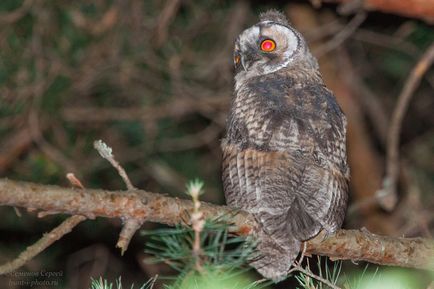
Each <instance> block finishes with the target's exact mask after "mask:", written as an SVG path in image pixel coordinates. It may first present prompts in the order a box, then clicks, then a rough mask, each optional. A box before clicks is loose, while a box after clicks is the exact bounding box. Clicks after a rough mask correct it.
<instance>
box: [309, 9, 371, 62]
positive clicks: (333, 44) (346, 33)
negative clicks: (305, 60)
mask: <svg viewBox="0 0 434 289" xmlns="http://www.w3.org/2000/svg"><path fill="white" fill-rule="evenodd" d="M365 19H366V12H365V11H363V10H360V11H359V12H358V13H357V14H356V16H354V17H353V19H351V21H350V22H349V23H348V24H347V25H346V26H345V27H344V29H342V30H341V31H340V32H339V33H338V34H336V35H335V36H334V37H333V38H332V39H331V40H330V41H328V42H327V43H325V44H324V45H322V46H320V47H319V48H318V49H316V50H314V51H313V54H314V55H315V56H316V57H318V58H320V57H321V56H323V55H324V54H327V53H328V52H330V51H332V50H333V49H336V48H337V47H338V46H339V45H341V44H342V43H343V42H344V41H345V40H346V39H348V37H350V36H351V35H352V34H353V33H354V32H355V31H356V29H357V28H358V27H359V26H360V25H361V24H362V23H363V21H365Z"/></svg>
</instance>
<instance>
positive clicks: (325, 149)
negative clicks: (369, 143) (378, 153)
mask: <svg viewBox="0 0 434 289" xmlns="http://www.w3.org/2000/svg"><path fill="white" fill-rule="evenodd" d="M260 19H261V20H260V22H259V23H258V24H256V25H254V26H252V27H250V28H248V29H246V30H245V31H244V32H242V34H241V35H240V36H239V37H238V39H237V41H236V43H235V52H234V53H235V58H236V59H237V58H238V59H237V60H239V61H236V62H237V63H236V64H235V66H236V67H235V70H236V75H235V93H234V98H233V101H232V107H231V110H230V115H229V118H228V123H227V134H226V137H225V138H224V139H223V141H222V149H223V185H224V191H225V195H226V200H227V203H228V205H229V206H232V207H235V208H241V209H244V210H246V211H249V212H250V213H252V214H253V215H254V216H255V218H256V219H257V221H258V223H259V225H260V228H258V230H257V237H258V240H259V244H258V253H259V257H258V258H256V259H254V260H252V262H251V264H252V266H254V267H255V268H256V269H257V270H258V272H260V273H261V274H262V275H263V276H265V277H266V278H269V279H273V280H275V281H279V280H282V279H284V278H285V277H286V275H287V272H288V270H289V269H290V267H291V265H292V263H293V261H294V259H295V258H296V257H297V255H298V253H299V252H300V245H301V242H302V241H304V240H308V239H310V238H312V237H314V236H315V235H317V234H318V233H319V232H320V231H321V230H322V229H324V230H325V231H326V232H327V233H333V232H335V231H336V230H337V229H338V228H339V227H340V226H341V225H342V222H343V219H344V216H345V210H346V204H347V198H348V197H347V191H348V178H349V169H348V165H347V161H346V148H345V134H346V119H345V116H344V114H343V113H342V111H341V109H340V107H339V106H338V104H337V103H336V100H335V97H334V95H333V93H332V92H331V91H330V90H328V89H327V88H326V87H325V86H324V83H323V81H322V78H321V75H320V73H319V70H318V64H317V61H316V59H315V58H314V57H313V56H312V55H311V54H310V52H309V49H308V48H307V45H306V43H305V41H304V39H303V37H302V36H301V35H300V33H298V32H297V31H296V30H295V29H294V28H292V27H291V26H290V25H289V24H288V22H287V20H286V17H285V16H284V15H283V14H281V13H279V12H277V11H274V10H272V11H268V12H266V13H264V14H261V16H260ZM264 39H272V40H274V41H275V43H276V48H275V50H274V51H272V52H264V51H261V49H260V43H261V41H262V40H264Z"/></svg>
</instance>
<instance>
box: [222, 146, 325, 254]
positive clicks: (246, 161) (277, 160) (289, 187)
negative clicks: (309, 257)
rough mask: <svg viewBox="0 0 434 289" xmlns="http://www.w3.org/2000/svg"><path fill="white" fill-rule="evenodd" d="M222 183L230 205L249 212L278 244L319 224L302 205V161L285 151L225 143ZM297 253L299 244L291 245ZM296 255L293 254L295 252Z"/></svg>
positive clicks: (312, 230) (305, 234)
mask: <svg viewBox="0 0 434 289" xmlns="http://www.w3.org/2000/svg"><path fill="white" fill-rule="evenodd" d="M222 148H223V174H222V176H223V186H224V191H225V195H226V201H227V203H228V205H229V206H232V207H236V208H241V209H244V210H247V211H249V212H250V213H252V214H253V215H254V216H255V218H256V219H257V220H258V223H259V224H260V225H261V227H262V230H263V231H264V232H266V234H268V235H270V236H273V239H274V240H275V241H276V242H277V243H279V244H280V245H281V246H285V247H286V246H288V244H289V240H293V239H297V240H306V239H309V238H311V237H312V236H314V235H316V234H317V233H318V232H319V230H320V229H321V224H320V223H319V222H317V221H316V220H315V219H314V218H313V217H312V216H310V215H309V213H308V212H307V210H306V209H305V208H303V203H304V202H303V200H301V199H300V198H299V196H298V194H299V193H298V192H297V190H299V189H303V186H302V183H303V182H304V181H305V172H304V166H305V165H304V164H303V162H302V161H300V160H297V159H295V158H293V157H292V156H291V155H290V154H288V153H287V152H271V151H260V150H256V149H251V148H248V149H242V150H240V149H239V147H237V146H236V145H231V144H227V143H224V144H223V145H222ZM291 249H292V251H293V252H296V253H298V250H299V247H297V248H291ZM295 255H296V254H295Z"/></svg>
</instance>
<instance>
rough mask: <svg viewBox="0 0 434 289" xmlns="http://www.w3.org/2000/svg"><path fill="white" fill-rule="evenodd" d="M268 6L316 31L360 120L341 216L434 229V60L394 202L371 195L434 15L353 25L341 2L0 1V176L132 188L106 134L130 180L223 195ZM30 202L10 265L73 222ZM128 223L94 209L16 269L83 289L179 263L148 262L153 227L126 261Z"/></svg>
mask: <svg viewBox="0 0 434 289" xmlns="http://www.w3.org/2000/svg"><path fill="white" fill-rule="evenodd" d="M267 8H278V9H281V10H282V11H284V12H285V13H286V14H287V15H288V16H289V18H290V20H291V22H292V23H293V24H294V26H295V27H297V28H298V29H299V30H300V31H301V32H302V33H303V35H304V36H305V37H306V39H307V41H308V42H309V45H310V47H311V49H312V51H313V52H314V54H315V55H316V56H317V57H319V62H320V66H321V71H322V74H323V77H324V79H325V81H326V83H327V85H328V86H329V87H330V88H331V89H332V90H333V91H334V92H335V94H336V96H337V99H338V102H339V103H340V104H341V106H342V107H343V109H344V111H345V113H346V115H347V117H348V119H349V133H348V150H349V160H350V165H351V169H352V182H351V204H350V208H349V211H348V216H347V218H346V223H345V227H346V228H361V227H366V228H368V229H369V230H370V231H372V232H375V233H378V234H386V235H391V236H409V237H410V236H423V237H431V236H432V232H433V229H434V213H433V212H434V199H433V192H434V130H433V124H434V116H433V114H434V113H433V112H434V98H433V87H434V70H433V69H430V70H429V71H428V73H427V74H426V75H425V76H424V78H423V79H422V82H421V85H420V87H419V88H418V89H417V90H416V92H415V93H414V97H413V99H412V101H411V104H410V106H409V110H408V112H407V113H406V116H405V119H404V121H403V127H402V131H401V146H400V151H401V155H402V162H401V169H400V170H401V174H400V182H399V203H398V206H397V208H396V209H395V210H393V211H392V212H386V211H385V210H383V209H382V208H381V207H380V206H379V205H378V202H377V200H376V199H375V192H376V191H377V190H378V189H379V188H380V186H381V182H382V178H383V175H384V167H385V152H386V145H385V144H386V136H387V129H388V126H389V119H390V116H391V114H392V112H393V109H394V107H395V104H396V101H397V97H398V95H399V94H400V91H401V89H402V86H403V84H404V82H405V80H406V78H407V77H408V75H409V73H410V71H411V69H412V67H413V66H414V65H415V64H416V62H417V61H418V59H419V58H420V57H421V55H422V54H423V52H424V51H425V50H426V48H427V47H428V46H429V45H430V44H431V43H432V42H433V40H434V31H433V26H431V25H429V24H427V23H426V22H423V21H421V20H417V19H410V18H404V17H401V16H396V15H391V14H383V13H379V12H370V13H368V15H367V18H366V19H365V21H364V22H363V23H361V24H360V25H356V24H357V23H355V22H356V21H357V19H355V18H354V17H361V16H360V15H359V16H354V15H348V16H345V15H341V14H338V13H337V12H336V11H337V6H336V5H331V4H329V5H323V6H322V7H321V8H318V9H315V8H313V7H312V5H311V3H309V2H307V1H219V0H213V1H193V0H182V1H158V0H155V1H154V0H150V1H139V0H128V1H120V0H119V1H116V0H115V1H108V0H98V1H92V2H90V1H84V0H83V1H82V0H78V1H37V0H35V1H28V0H27V1H12V0H7V1H0V176H2V177H8V178H11V179H16V180H26V181H32V182H37V183H44V184H57V185H62V186H70V184H69V182H68V181H67V179H66V178H65V175H66V173H68V172H73V173H74V174H75V175H76V176H77V177H78V178H79V179H80V180H81V181H82V182H83V184H84V185H85V186H86V187H89V188H104V189H123V188H124V184H123V182H122V180H121V178H120V177H119V176H118V175H117V173H116V171H115V170H114V169H113V168H112V167H111V166H110V164H109V163H108V162H106V161H105V160H103V159H102V158H101V157H100V156H99V155H98V153H97V152H96V151H95V150H94V149H93V145H92V143H93V141H94V140H96V139H103V140H104V141H105V142H107V144H108V145H110V146H111V147H112V148H113V150H114V153H115V156H116V158H117V160H118V161H119V162H120V163H121V164H122V165H123V166H124V168H125V169H126V171H127V172H128V175H129V177H130V179H131V180H132V182H133V184H134V185H135V186H137V187H139V188H143V189H146V190H148V191H152V192H159V193H165V194H169V195H172V196H183V192H184V188H185V184H186V182H187V181H188V180H191V179H194V178H200V179H202V180H204V182H205V194H204V195H203V197H202V199H203V200H205V201H209V202H213V203H219V204H223V203H224V198H223V194H222V187H221V182H220V162H221V152H220V143H219V142H220V138H221V136H222V133H223V130H224V125H225V119H226V115H227V110H228V105H229V102H230V99H231V93H232V85H233V69H232V49H233V43H234V40H235V38H236V36H237V35H238V34H239V33H240V32H241V31H242V30H243V29H245V28H247V27H248V26H250V25H252V24H254V23H256V21H257V15H258V14H259V12H260V11H264V10H265V9H267ZM359 14H360V12H359ZM20 211H21V213H22V217H18V216H17V214H16V213H15V212H14V209H13V208H9V207H1V208H0V220H1V221H0V262H6V261H8V260H11V259H13V258H14V257H15V256H16V255H17V254H18V253H19V252H21V251H22V250H23V249H25V247H26V246H28V245H30V244H32V243H33V242H35V241H36V240H38V239H39V238H40V237H41V236H42V234H43V233H44V232H47V231H49V230H51V229H52V228H54V227H55V226H56V225H57V224H58V223H59V222H60V221H61V220H63V219H64V216H48V217H44V218H42V219H39V218H37V217H36V214H35V213H34V212H33V213H27V212H26V211H25V210H20ZM157 226H158V225H156V224H149V223H148V224H145V226H144V227H145V228H147V229H152V228H155V227H157ZM120 228H121V223H120V221H119V220H107V219H97V220H88V221H86V222H84V223H83V224H80V225H79V226H78V227H77V228H76V229H74V231H73V232H72V233H70V234H68V235H66V236H65V237H64V238H62V239H61V240H60V241H58V242H56V243H55V244H54V245H52V246H51V247H49V248H48V249H47V250H46V251H44V252H43V253H42V254H40V255H39V256H38V257H36V258H35V259H33V260H32V261H31V262H29V263H28V264H26V266H25V267H23V268H22V269H20V270H21V271H26V272H28V271H39V270H41V269H43V270H46V271H54V272H62V274H63V276H62V277H59V278H57V280H58V281H59V287H63V288H87V287H88V282H89V280H90V276H94V277H98V276H100V275H103V276H105V277H107V278H109V279H110V280H113V279H114V278H116V277H118V276H119V275H122V279H123V280H124V284H125V285H129V284H130V283H132V282H134V283H136V284H142V283H143V282H144V281H145V280H147V279H148V277H150V276H153V275H154V274H156V273H158V274H160V275H161V274H164V273H168V271H167V268H165V267H164V266H160V265H153V266H151V265H145V264H143V262H141V260H142V259H143V258H144V257H145V255H144V253H143V248H144V243H145V238H144V237H141V236H139V235H138V234H137V235H136V236H135V237H134V238H133V241H132V243H131V245H130V247H129V249H128V251H127V252H126V255H125V256H123V257H121V256H120V254H119V251H118V250H117V249H115V247H114V246H115V244H116V240H117V237H118V233H119V231H120ZM349 267H350V268H349V269H348V270H354V267H357V266H355V265H351V263H350V264H349ZM360 267H363V266H362V265H361V266H360ZM373 268H375V266H374V267H373ZM414 273H415V274H419V273H417V272H414ZM10 280H11V277H10V276H6V277H4V276H3V277H0V284H2V283H3V284H4V285H6V286H9V287H10V288H27V287H25V286H24V287H14V286H12V285H11V284H8V282H9V281H10ZM4 285H3V286H1V287H2V288H3V287H4ZM9 287H8V288H9ZM127 287H129V286H127ZM281 287H282V286H281ZM34 288H37V287H34ZM39 288H42V287H39ZM282 288H283V287H282Z"/></svg>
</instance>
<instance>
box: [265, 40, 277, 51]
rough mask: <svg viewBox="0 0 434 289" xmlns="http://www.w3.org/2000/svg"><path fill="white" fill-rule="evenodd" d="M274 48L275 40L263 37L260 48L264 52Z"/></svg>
mask: <svg viewBox="0 0 434 289" xmlns="http://www.w3.org/2000/svg"><path fill="white" fill-rule="evenodd" d="M274 49H276V42H274V41H273V40H271V39H265V40H263V41H262V42H261V50H262V51H265V52H271V51H273V50H274Z"/></svg>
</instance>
